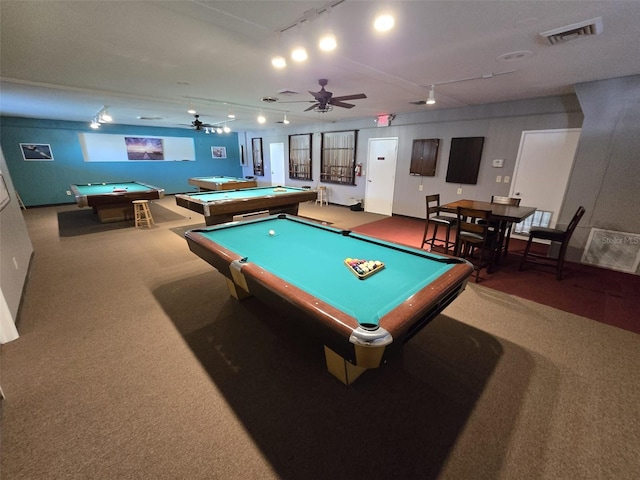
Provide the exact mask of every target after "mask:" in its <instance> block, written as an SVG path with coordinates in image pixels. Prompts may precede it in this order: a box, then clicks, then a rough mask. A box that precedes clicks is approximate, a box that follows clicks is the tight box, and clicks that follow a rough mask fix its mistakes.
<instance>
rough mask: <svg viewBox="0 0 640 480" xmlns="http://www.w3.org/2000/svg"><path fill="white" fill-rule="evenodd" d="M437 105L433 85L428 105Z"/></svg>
mask: <svg viewBox="0 0 640 480" xmlns="http://www.w3.org/2000/svg"><path fill="white" fill-rule="evenodd" d="M435 103H436V95H435V93H434V91H433V85H431V90H429V98H427V101H426V104H427V105H433V104H435Z"/></svg>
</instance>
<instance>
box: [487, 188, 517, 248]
mask: <svg viewBox="0 0 640 480" xmlns="http://www.w3.org/2000/svg"><path fill="white" fill-rule="evenodd" d="M491 203H498V204H500V205H513V206H514V207H518V206H520V199H519V198H514V197H501V196H499V195H492V196H491ZM511 227H513V224H512V223H511V222H507V223H506V224H505V225H504V229H505V232H504V240H503V245H502V254H503V255H504V256H505V257H506V256H507V252H508V251H509V240H510V239H511Z"/></svg>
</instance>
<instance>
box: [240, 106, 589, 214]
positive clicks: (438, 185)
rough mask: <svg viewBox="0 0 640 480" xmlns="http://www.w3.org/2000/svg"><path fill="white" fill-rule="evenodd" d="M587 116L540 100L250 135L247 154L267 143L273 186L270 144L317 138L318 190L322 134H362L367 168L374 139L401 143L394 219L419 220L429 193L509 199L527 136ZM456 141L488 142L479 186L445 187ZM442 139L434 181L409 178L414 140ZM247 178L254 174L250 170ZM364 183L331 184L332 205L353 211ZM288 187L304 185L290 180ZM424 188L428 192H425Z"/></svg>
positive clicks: (575, 124)
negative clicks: (497, 163)
mask: <svg viewBox="0 0 640 480" xmlns="http://www.w3.org/2000/svg"><path fill="white" fill-rule="evenodd" d="M582 121H583V115H582V111H581V109H580V105H579V103H578V100H577V98H576V96H574V95H569V96H562V97H549V98H539V99H533V100H526V101H518V102H504V103H498V104H490V105H479V106H474V107H466V108H458V109H450V110H436V111H428V110H426V108H425V111H423V112H420V113H414V114H401V115H400V114H399V115H396V118H395V119H394V120H393V122H392V126H390V127H380V128H378V127H376V125H375V123H374V121H373V119H366V120H362V119H361V120H358V121H345V122H337V123H330V124H318V125H315V126H314V127H313V128H306V129H296V128H295V126H291V127H287V128H285V129H283V128H279V129H274V130H269V131H255V132H247V133H246V141H247V146H246V147H245V148H246V149H247V151H248V152H250V151H251V149H250V140H251V138H252V137H262V139H263V145H264V146H263V149H264V161H265V176H264V177H258V180H259V181H260V182H262V183H267V184H270V182H271V179H270V175H269V172H270V168H269V166H270V159H269V143H272V142H283V143H284V144H285V145H288V135H291V134H294V133H309V132H313V133H314V136H313V178H314V182H306V183H307V184H309V183H312V184H313V185H317V184H318V181H317V179H318V178H319V176H320V132H323V131H335V130H349V129H357V130H359V132H358V148H357V153H356V155H357V161H358V162H361V163H363V165H365V167H366V162H367V150H368V142H369V139H371V138H381V137H398V164H397V171H396V181H395V189H394V201H393V213H394V214H398V215H405V216H409V217H415V218H425V215H426V212H425V205H424V197H425V195H426V194H427V193H440V195H441V199H442V201H443V202H449V201H454V200H457V199H459V198H472V199H478V200H488V199H490V198H491V195H507V194H508V193H509V188H510V186H511V185H510V184H509V183H496V176H497V175H501V176H502V177H504V176H505V175H507V176H510V177H513V171H514V167H515V162H516V156H517V154H518V148H519V146H520V138H521V135H522V131H523V130H543V129H560V128H579V127H580V126H581V125H582ZM455 137H485V143H484V148H483V154H482V161H481V163H480V172H479V174H478V182H477V184H476V185H462V186H461V187H462V194H461V195H458V194H457V190H458V187H460V185H458V184H452V183H446V181H445V177H446V174H447V163H448V159H449V149H450V146H451V139H452V138H455ZM421 138H438V139H440V148H439V151H438V164H437V169H436V175H435V176H434V177H420V176H414V175H409V165H410V160H411V149H412V146H413V140H414V139H421ZM497 158H501V159H504V166H503V167H502V168H493V167H492V166H491V160H493V159H497ZM244 173H245V174H251V173H252V170H251V168H250V167H249V168H247V169H246V171H245V172H244ZM364 179H365V177H364V176H362V177H359V178H358V179H357V185H356V186H342V185H333V184H328V187H329V190H330V201H331V202H332V203H336V204H339V205H349V199H350V198H351V197H360V198H364V193H365V184H364V181H365V180H364ZM287 183H288V184H292V185H296V184H304V183H305V182H297V181H295V180H288V181H287ZM421 184H422V186H423V189H422V190H420V188H419V187H420V185H421Z"/></svg>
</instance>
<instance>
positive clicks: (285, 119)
mask: <svg viewBox="0 0 640 480" xmlns="http://www.w3.org/2000/svg"><path fill="white" fill-rule="evenodd" d="M282 123H284V124H285V125H289V119H288V118H287V114H286V113H285V114H284V119H283V120H282Z"/></svg>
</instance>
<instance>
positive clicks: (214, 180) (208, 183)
mask: <svg viewBox="0 0 640 480" xmlns="http://www.w3.org/2000/svg"><path fill="white" fill-rule="evenodd" d="M189 185H194V186H196V187H198V190H204V191H209V190H237V189H239V188H253V187H257V186H258V182H256V181H255V180H250V179H248V178H235V177H193V178H190V179H189Z"/></svg>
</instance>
